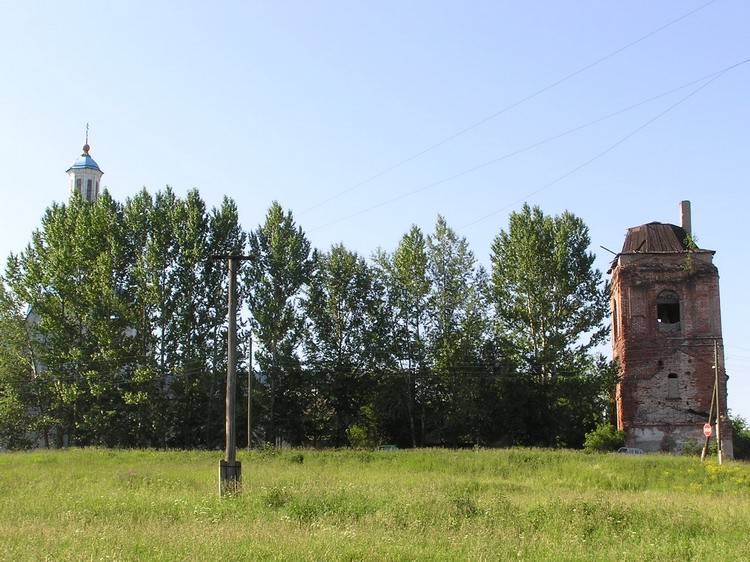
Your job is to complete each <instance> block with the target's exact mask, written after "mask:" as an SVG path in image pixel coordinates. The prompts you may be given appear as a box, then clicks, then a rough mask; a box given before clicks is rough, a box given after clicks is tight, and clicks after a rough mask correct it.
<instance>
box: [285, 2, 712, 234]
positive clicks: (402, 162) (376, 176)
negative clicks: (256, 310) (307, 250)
mask: <svg viewBox="0 0 750 562" xmlns="http://www.w3.org/2000/svg"><path fill="white" fill-rule="evenodd" d="M716 1H717V0H711V1H710V2H706V3H705V4H702V5H700V6H698V7H697V8H695V9H694V10H691V11H690V12H688V13H686V14H683V15H682V16H680V17H678V18H677V19H674V20H672V21H670V22H669V23H667V24H665V25H662V26H661V27H658V28H657V29H655V30H653V31H651V32H649V33H647V34H646V35H643V36H642V37H640V38H638V39H636V40H635V41H631V42H630V43H628V44H626V45H624V46H622V47H620V48H618V49H615V50H614V51H612V52H611V53H609V54H607V55H605V56H603V57H601V58H599V59H597V60H595V61H594V62H592V63H589V64H587V65H586V66H584V67H582V68H580V69H578V70H576V71H575V72H572V73H571V74H568V75H566V76H564V77H563V78H560V79H559V80H556V81H555V82H552V83H551V84H549V85H547V86H544V87H543V88H541V89H539V90H536V91H535V92H533V93H531V94H529V95H527V96H526V97H524V98H521V99H520V100H518V101H516V102H513V103H511V104H510V105H508V106H506V107H504V108H502V109H500V110H499V111H496V112H495V113H493V114H491V115H489V116H487V117H485V118H483V119H480V120H479V121H476V122H475V123H473V124H471V125H469V126H468V127H465V128H463V129H461V130H460V131H458V132H457V133H454V134H452V135H450V136H448V137H446V138H444V139H443V140H441V141H438V142H436V143H434V144H432V145H430V146H428V147H427V148H425V149H423V150H421V151H419V152H417V153H415V154H413V155H412V156H409V157H408V158H405V159H403V160H401V161H399V162H397V163H396V164H394V165H392V166H390V167H388V168H386V169H385V170H383V171H381V172H378V173H377V174H375V175H373V176H370V177H368V178H367V179H365V180H363V181H361V182H359V183H357V184H355V185H353V186H351V187H349V188H347V189H345V190H343V191H341V192H339V193H337V194H336V195H333V196H331V197H329V198H328V199H325V200H323V201H321V202H320V203H318V204H316V205H313V206H312V207H309V208H308V209H305V210H304V211H302V212H301V213H299V214H300V215H303V214H305V213H308V212H310V211H313V210H315V209H318V208H319V207H322V206H323V205H325V204H327V203H330V202H331V201H333V200H334V199H338V198H339V197H341V196H342V195H346V194H347V193H349V192H351V191H354V190H355V189H357V188H359V187H362V186H363V185H365V184H368V183H370V182H371V181H373V180H376V179H377V178H379V177H382V176H384V175H385V174H387V173H389V172H392V171H393V170H395V169H397V168H400V167H401V166H403V165H404V164H408V163H409V162H411V161H412V160H416V159H417V158H419V157H420V156H422V155H424V154H427V153H428V152H431V151H432V150H434V149H436V148H438V147H440V146H442V145H444V144H446V143H448V142H450V141H452V140H453V139H456V138H458V137H460V136H462V135H464V134H466V133H468V132H469V131H471V130H473V129H476V128H477V127H479V126H481V125H484V124H485V123H487V122H488V121H491V120H492V119H494V118H496V117H499V116H500V115H502V114H504V113H507V112H508V111H510V110H511V109H515V108H516V107H518V106H520V105H522V104H524V103H526V102H527V101H529V100H532V99H534V98H535V97H537V96H539V95H541V94H543V93H544V92H547V91H548V90H551V89H552V88H554V87H556V86H559V85H560V84H563V83H564V82H567V81H568V80H570V79H572V78H574V77H576V76H578V75H579V74H581V73H583V72H585V71H587V70H589V69H591V68H593V67H595V66H597V65H598V64H601V63H602V62H604V61H606V60H608V59H610V58H612V57H614V56H615V55H617V54H619V53H621V52H623V51H625V50H627V49H629V48H630V47H633V46H634V45H637V44H638V43H640V42H642V41H645V40H646V39H648V38H649V37H652V36H653V35H656V34H657V33H659V32H661V31H663V30H665V29H667V28H668V27H671V26H673V25H675V24H676V23H678V22H680V21H682V20H684V19H685V18H687V17H690V16H691V15H693V14H695V13H696V12H699V11H700V10H702V9H704V8H706V7H708V6H710V5H711V4H714V3H715V2H716ZM451 179H452V178H451ZM446 181H447V180H446ZM325 226H328V225H325Z"/></svg>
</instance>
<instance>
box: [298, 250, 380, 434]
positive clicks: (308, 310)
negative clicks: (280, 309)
mask: <svg viewBox="0 0 750 562" xmlns="http://www.w3.org/2000/svg"><path fill="white" fill-rule="evenodd" d="M382 299H383V289H382V287H381V285H380V284H379V283H378V281H377V279H376V276H375V275H374V273H373V271H372V269H371V268H370V266H368V265H367V263H366V262H365V260H364V259H363V258H362V257H361V256H359V255H358V254H356V253H355V252H351V251H349V250H347V249H346V248H345V247H344V246H343V245H341V244H339V245H336V246H333V247H332V248H331V249H330V250H329V251H328V252H325V253H322V254H319V255H318V256H317V261H316V267H315V270H314V273H313V277H312V282H311V284H310V288H309V291H308V294H307V298H306V299H305V301H304V309H305V314H306V318H307V330H306V331H307V336H308V337H307V339H306V342H305V351H306V357H307V360H308V365H309V368H310V370H311V375H312V377H313V381H312V388H311V396H312V400H311V403H310V414H309V416H310V419H311V422H312V426H313V427H312V440H313V441H314V442H319V441H323V442H324V443H327V444H329V445H334V446H340V445H344V444H346V443H347V441H348V436H347V430H348V429H350V428H352V427H353V426H354V425H355V424H357V425H361V424H365V425H367V427H365V430H366V431H369V432H371V433H373V432H376V431H377V428H375V427H372V425H371V424H372V422H373V420H372V416H371V415H370V413H368V409H370V410H371V408H372V399H373V392H374V388H375V387H374V384H375V380H376V375H377V374H378V372H379V371H380V368H381V362H382V361H384V360H386V358H385V357H384V356H383V355H381V349H382V338H383V337H384V331H381V330H383V325H382V324H380V323H379V322H378V321H379V319H380V318H381V312H382ZM362 408H364V410H363V409H362ZM368 424H369V425H368Z"/></svg>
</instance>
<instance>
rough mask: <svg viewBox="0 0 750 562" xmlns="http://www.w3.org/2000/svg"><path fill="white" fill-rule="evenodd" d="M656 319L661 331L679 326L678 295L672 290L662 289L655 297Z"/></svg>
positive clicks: (671, 329)
mask: <svg viewBox="0 0 750 562" xmlns="http://www.w3.org/2000/svg"><path fill="white" fill-rule="evenodd" d="M656 319H657V321H658V322H659V328H660V329H661V330H662V331H676V330H679V327H680V297H678V296H677V293H675V292H674V291H662V292H661V293H659V296H658V297H657V298H656Z"/></svg>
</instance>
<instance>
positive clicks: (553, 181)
mask: <svg viewBox="0 0 750 562" xmlns="http://www.w3.org/2000/svg"><path fill="white" fill-rule="evenodd" d="M748 61H750V59H746V60H744V61H742V62H740V63H737V64H735V65H733V66H731V67H729V68H727V69H726V70H723V71H721V72H719V73H718V74H717V75H716V76H714V77H713V78H711V79H710V80H709V81H708V82H706V83H705V84H703V85H701V86H699V87H698V88H696V89H695V90H693V91H692V92H690V93H689V94H688V95H686V96H685V97H683V98H681V99H680V100H678V101H677V102H675V103H673V104H672V105H670V106H669V107H668V108H667V109H665V110H664V111H661V112H660V113H658V114H657V115H656V116H654V117H652V118H651V119H649V120H648V121H646V122H645V123H643V124H642V125H640V126H639V127H636V128H635V129H633V130H632V131H631V132H629V133H628V134H627V135H625V136H624V137H622V138H621V139H620V140H618V141H617V142H615V143H614V144H612V145H610V146H609V147H608V148H607V149H605V150H603V151H602V152H599V153H598V154H596V155H595V156H593V157H592V158H589V159H588V160H586V161H585V162H583V163H582V164H579V165H578V166H576V167H575V168H573V169H572V170H569V171H567V172H565V173H564V174H562V175H561V176H558V177H557V178H555V179H554V180H552V181H551V182H549V183H547V184H545V185H543V186H542V187H540V188H539V189H537V190H535V191H532V192H531V193H528V194H526V195H524V196H523V197H521V198H520V199H517V200H516V201H513V202H512V203H510V204H508V205H506V206H505V207H502V208H501V209H497V210H496V211H493V212H491V213H488V214H486V215H484V216H482V217H480V218H478V219H477V220H475V221H472V222H470V223H467V224H465V225H463V226H461V227H459V228H458V230H462V229H464V228H468V227H469V226H473V225H475V224H477V223H480V222H482V221H484V220H486V219H488V218H490V217H493V216H495V215H497V214H498V213H500V212H502V211H504V210H506V209H509V208H510V207H513V206H514V205H517V204H518V203H521V202H522V201H526V200H527V199H528V198H529V197H532V196H533V195H536V194H537V193H540V192H542V191H544V190H545V189H548V188H550V187H552V186H553V185H555V184H557V183H559V182H561V181H562V180H564V179H565V178H567V177H568V176H571V175H573V174H574V173H576V172H577V171H579V170H581V169H583V168H585V167H586V166H588V165H590V164H592V163H594V162H595V161H596V160H598V159H599V158H601V157H603V156H605V155H607V154H609V153H610V152H612V151H613V150H614V149H615V148H617V147H618V146H620V145H621V144H623V143H624V142H625V141H627V140H628V139H630V138H631V137H632V136H634V135H636V134H637V133H639V132H640V131H642V130H643V129H645V128H646V127H648V126H649V125H651V124H652V123H654V122H655V121H657V120H658V119H660V118H661V117H663V116H664V115H666V114H667V113H669V112H670V111H672V110H673V109H674V108H675V107H677V106H679V105H681V104H682V103H683V102H685V101H687V100H688V99H690V98H691V97H693V96H694V95H695V94H697V93H698V92H700V91H701V90H703V88H705V87H707V86H708V85H710V84H711V83H713V82H714V81H715V80H718V79H719V78H720V77H721V76H723V75H724V73H726V72H728V71H729V70H730V69H732V68H735V67H736V66H740V65H741V64H745V63H746V62H748Z"/></svg>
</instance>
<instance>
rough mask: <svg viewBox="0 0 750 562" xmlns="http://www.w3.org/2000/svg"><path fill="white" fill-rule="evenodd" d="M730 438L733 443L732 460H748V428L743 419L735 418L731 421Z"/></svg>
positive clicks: (749, 457) (749, 438)
mask: <svg viewBox="0 0 750 562" xmlns="http://www.w3.org/2000/svg"><path fill="white" fill-rule="evenodd" d="M732 438H733V441H734V458H735V459H741V460H748V459H750V427H748V426H747V422H746V421H745V418H742V417H740V416H737V417H736V418H734V419H733V420H732Z"/></svg>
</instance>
